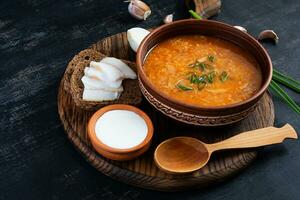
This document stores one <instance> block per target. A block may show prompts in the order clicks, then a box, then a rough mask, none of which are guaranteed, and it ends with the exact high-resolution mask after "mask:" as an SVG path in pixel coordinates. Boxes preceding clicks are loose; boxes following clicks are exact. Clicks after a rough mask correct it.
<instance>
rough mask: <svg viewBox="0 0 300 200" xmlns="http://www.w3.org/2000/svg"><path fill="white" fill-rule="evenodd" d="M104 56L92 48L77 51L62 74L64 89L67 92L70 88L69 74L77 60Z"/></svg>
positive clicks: (82, 60)
mask: <svg viewBox="0 0 300 200" xmlns="http://www.w3.org/2000/svg"><path fill="white" fill-rule="evenodd" d="M104 57H106V56H105V55H104V54H102V53H100V52H98V51H95V50H93V49H86V50H83V51H81V52H79V53H78V54H77V55H76V56H74V57H73V59H72V60H71V61H70V62H69V64H68V66H67V69H66V71H65V74H64V89H65V90H66V91H67V92H69V91H70V90H71V76H72V74H73V72H74V69H75V67H76V65H77V64H78V63H79V62H88V63H90V62H91V61H93V60H94V61H99V60H101V59H102V58H104Z"/></svg>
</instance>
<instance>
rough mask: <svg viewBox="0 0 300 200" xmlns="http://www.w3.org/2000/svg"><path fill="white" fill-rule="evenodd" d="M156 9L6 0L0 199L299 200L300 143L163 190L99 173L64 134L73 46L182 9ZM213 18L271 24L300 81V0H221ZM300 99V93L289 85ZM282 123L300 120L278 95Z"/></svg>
mask: <svg viewBox="0 0 300 200" xmlns="http://www.w3.org/2000/svg"><path fill="white" fill-rule="evenodd" d="M146 2H147V3H148V4H149V5H151V8H152V12H153V13H152V15H151V17H150V18H149V20H147V21H145V22H140V21H136V20H135V19H133V18H131V17H130V16H129V14H128V12H127V5H126V4H125V3H123V1H121V0H118V1H117V0H114V1H106V0H72V1H50V0H49V1H47V0H26V1H21V0H1V3H0V63H1V64H0V66H1V67H0V81H1V82H0V120H1V121H0V122H1V125H0V130H1V132H0V199H64V200H66V199H72V200H74V199H105V200H117V199H122V200H127V199H128V200H129V199H130V200H132V199H144V200H146V199H151V200H152V199H172V200H175V199H180V200H182V199H191V200H192V199H213V200H224V199H231V200H235V199H236V200H241V199H259V200H262V199H272V200H276V199H289V200H296V199H300V143H299V141H287V142H285V143H284V144H280V145H277V146H270V147H266V148H264V149H262V150H260V151H259V156H258V158H257V160H256V161H255V162H254V163H253V165H251V166H250V167H249V168H247V169H246V170H245V171H243V172H241V173H240V174H239V175H238V176H235V177H233V178H232V179H230V180H228V181H226V182H223V183H221V184H219V185H214V186H212V187H209V188H207V189H205V190H197V191H188V192H179V193H164V192H156V191H150V190H144V189H141V188H136V187H133V186H129V185H125V184H123V183H119V182H116V181H114V180H112V179H111V178H109V177H106V176H104V175H103V174H101V173H99V172H98V171H96V170H95V169H94V168H93V167H91V166H90V165H89V164H88V163H87V162H86V161H85V160H84V159H83V157H81V155H79V153H78V152H77V151H76V150H75V148H74V147H73V146H72V144H71V143H70V142H69V140H68V139H67V137H66V135H65V134H64V130H63V127H62V125H61V123H60V121H59V117H58V114H57V103H56V96H57V89H58V84H59V81H60V78H61V77H62V74H63V72H64V70H65V67H66V64H67V63H68V61H69V60H70V59H71V58H72V56H73V55H74V54H76V53H77V52H79V51H80V50H81V49H84V48H86V47H88V46H89V45H90V44H92V43H94V42H96V41H98V40H100V39H101V38H103V37H106V36H109V35H112V34H115V33H118V32H122V31H126V30H127V29H129V28H131V27H134V26H141V27H145V28H150V27H153V26H157V25H159V24H160V23H161V20H162V18H163V16H165V15H166V14H169V13H172V12H174V11H175V12H176V15H177V17H178V18H184V17H188V16H187V15H186V14H185V13H186V11H185V9H184V7H183V6H182V5H181V4H182V2H180V1H178V0H172V1H171V0H159V1H156V0H147V1H146ZM222 3H223V5H222V12H221V13H220V14H219V15H218V16H217V17H214V19H216V20H219V21H223V22H226V23H229V24H232V25H241V26H244V27H246V28H247V29H248V31H249V32H250V33H251V34H252V35H257V34H258V33H259V32H260V31H261V30H263V29H274V30H275V31H276V32H277V33H278V34H279V37H280V40H279V43H278V45H277V46H275V45H273V44H271V43H265V44H264V46H265V47H266V49H267V50H268V52H269V53H270V56H271V57H272V60H273V64H274V66H275V67H276V68H277V69H280V70H281V71H282V72H284V73H287V74H290V75H292V76H293V77H295V78H297V79H300V64H299V60H300V58H299V55H300V34H299V32H300V13H299V10H300V1H297V0H287V1H282V0H267V1H260V0H239V1H235V0H223V2H222ZM287 91H288V93H289V94H290V95H291V96H293V98H294V99H295V100H296V101H297V102H298V103H300V97H299V95H296V94H295V93H293V92H291V91H290V90H287ZM274 103H275V108H276V122H275V124H276V125H277V126H282V125H283V124H285V123H287V122H289V123H290V124H292V125H293V126H294V127H295V128H296V130H297V131H298V132H300V123H299V122H300V118H299V116H298V115H296V114H295V113H293V112H292V111H291V110H290V109H289V108H288V107H287V106H286V105H285V104H284V103H282V102H281V101H280V100H279V99H278V98H276V97H274Z"/></svg>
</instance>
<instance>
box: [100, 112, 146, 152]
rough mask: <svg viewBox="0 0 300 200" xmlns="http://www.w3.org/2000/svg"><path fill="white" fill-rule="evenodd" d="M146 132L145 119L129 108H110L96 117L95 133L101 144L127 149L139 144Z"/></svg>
mask: <svg viewBox="0 0 300 200" xmlns="http://www.w3.org/2000/svg"><path fill="white" fill-rule="evenodd" d="M147 132H148V127H147V124H146V122H145V120H144V119H143V118H142V117H141V116H140V115H138V114H137V113H135V112H133V111H129V110H111V111H108V112H106V113H104V114H103V115H102V116H101V117H100V118H99V119H97V122H96V125H95V133H96V137H97V139H98V140H100V141H101V142H102V143H103V144H105V145H107V146H109V147H112V148H116V149H129V148H133V147H135V146H138V145H139V144H141V143H142V142H143V141H144V140H145V138H146V136H147Z"/></svg>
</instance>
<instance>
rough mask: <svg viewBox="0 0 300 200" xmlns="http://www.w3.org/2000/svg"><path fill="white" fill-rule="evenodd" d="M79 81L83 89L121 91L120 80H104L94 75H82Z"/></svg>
mask: <svg viewBox="0 0 300 200" xmlns="http://www.w3.org/2000/svg"><path fill="white" fill-rule="evenodd" d="M81 81H82V83H83V85H84V88H85V89H92V90H97V89H100V90H105V91H111V92H122V91H123V87H122V85H121V84H122V81H121V80H118V81H114V82H104V81H102V80H99V79H97V78H94V77H88V76H83V77H82V78H81Z"/></svg>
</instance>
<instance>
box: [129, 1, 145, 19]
mask: <svg viewBox="0 0 300 200" xmlns="http://www.w3.org/2000/svg"><path fill="white" fill-rule="evenodd" d="M128 12H129V13H130V15H131V16H132V17H134V18H136V19H139V20H146V19H147V17H149V15H150V14H151V10H150V8H149V6H148V5H147V4H145V3H144V2H142V1H140V0H130V3H129V5H128Z"/></svg>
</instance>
